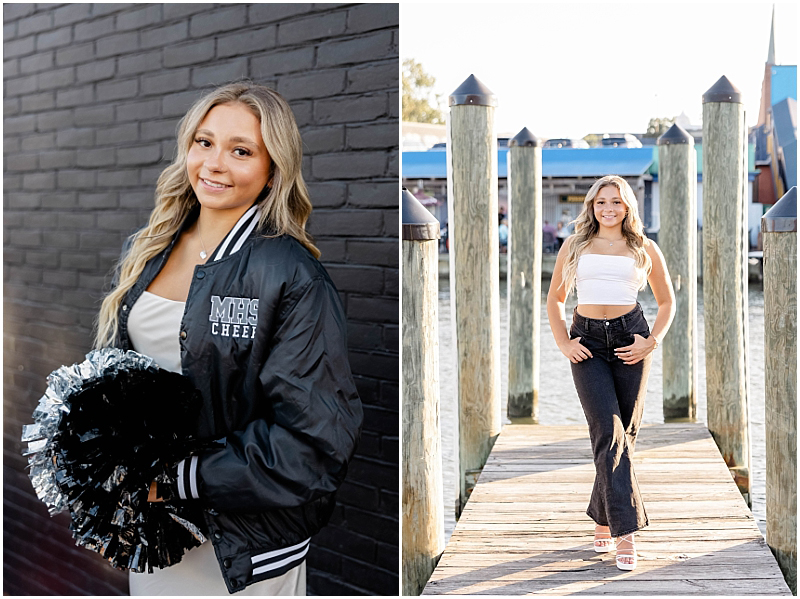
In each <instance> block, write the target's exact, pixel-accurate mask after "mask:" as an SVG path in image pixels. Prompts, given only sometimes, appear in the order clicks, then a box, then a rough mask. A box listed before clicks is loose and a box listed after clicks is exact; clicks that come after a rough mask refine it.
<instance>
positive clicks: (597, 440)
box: [569, 303, 653, 537]
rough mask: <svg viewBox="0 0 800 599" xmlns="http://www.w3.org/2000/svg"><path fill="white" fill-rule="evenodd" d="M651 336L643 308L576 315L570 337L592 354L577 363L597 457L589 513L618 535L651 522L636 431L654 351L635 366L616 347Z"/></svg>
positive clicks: (580, 392)
mask: <svg viewBox="0 0 800 599" xmlns="http://www.w3.org/2000/svg"><path fill="white" fill-rule="evenodd" d="M635 334H639V335H641V336H642V337H645V338H646V337H649V336H650V328H649V327H648V325H647V321H646V320H645V318H644V314H643V312H642V306H641V305H640V304H638V303H637V304H636V307H635V308H634V309H633V310H631V311H630V312H628V313H627V314H623V315H622V316H620V317H618V318H612V319H610V320H607V319H597V318H586V317H584V316H581V315H580V314H578V310H577V308H576V309H575V312H574V313H573V315H572V327H571V328H570V331H569V337H570V339H574V338H575V337H580V338H581V339H580V343H581V345H584V346H585V347H586V348H588V349H589V351H591V352H592V357H591V358H587V359H585V360H583V361H582V362H578V363H577V364H572V378H573V380H574V381H575V389H576V390H577V391H578V397H579V398H580V401H581V405H582V406H583V413H584V414H585V415H586V422H587V423H588V424H589V438H590V439H591V442H592V453H593V455H594V465H595V479H594V488H593V489H592V497H591V500H590V502H589V508H588V509H587V510H586V513H587V514H588V515H589V517H590V518H591V519H592V520H594V521H595V522H596V523H597V524H599V525H601V526H608V527H610V529H611V536H614V537H619V536H622V535H626V534H629V533H632V532H635V531H637V530H639V529H640V528H643V527H645V526H647V525H648V524H649V521H648V519H647V514H646V513H645V510H644V504H643V502H642V497H641V494H640V493H639V485H638V484H637V482H636V475H635V473H634V471H633V452H634V447H635V445H636V434H637V433H638V432H639V426H640V424H641V421H642V410H643V408H644V397H645V393H646V387H647V377H648V375H649V373H650V363H651V361H652V357H653V355H652V354H648V355H647V357H646V358H645V359H643V360H641V361H640V362H637V363H636V364H632V365H628V364H625V363H624V362H623V361H622V360H621V359H620V358H618V357H617V356H616V355H615V353H614V349H615V348H619V347H624V346H626V345H631V344H633V342H634V335H635Z"/></svg>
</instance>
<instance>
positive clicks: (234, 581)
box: [231, 578, 239, 588]
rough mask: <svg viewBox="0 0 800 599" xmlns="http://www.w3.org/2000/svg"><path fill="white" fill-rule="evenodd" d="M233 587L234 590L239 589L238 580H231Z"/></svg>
mask: <svg viewBox="0 0 800 599" xmlns="http://www.w3.org/2000/svg"><path fill="white" fill-rule="evenodd" d="M231 586H232V587H234V588H236V587H238V586H239V581H238V580H236V579H235V578H231Z"/></svg>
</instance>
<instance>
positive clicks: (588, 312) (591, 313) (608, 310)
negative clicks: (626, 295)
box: [578, 304, 636, 320]
mask: <svg viewBox="0 0 800 599" xmlns="http://www.w3.org/2000/svg"><path fill="white" fill-rule="evenodd" d="M635 307H636V304H630V305H625V306H617V305H614V306H604V305H602V304H578V314H580V315H581V316H583V317H585V318H597V319H600V320H602V319H604V318H605V319H606V320H610V319H612V318H617V317H619V316H622V315H623V314H627V313H628V312H630V311H631V310H633V309H634V308H635Z"/></svg>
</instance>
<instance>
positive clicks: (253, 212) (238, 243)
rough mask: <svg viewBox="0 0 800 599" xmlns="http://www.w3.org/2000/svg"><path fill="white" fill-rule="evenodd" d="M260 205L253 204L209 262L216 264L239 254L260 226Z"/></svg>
mask: <svg viewBox="0 0 800 599" xmlns="http://www.w3.org/2000/svg"><path fill="white" fill-rule="evenodd" d="M260 208H261V205H260V204H253V205H252V206H250V208H249V209H248V210H247V212H245V213H244V214H243V215H242V217H241V218H240V219H239V220H238V221H237V222H236V224H235V225H233V228H232V229H231V230H230V232H229V233H228V234H227V235H226V236H225V239H223V240H222V243H220V244H219V246H217V248H216V249H215V250H214V252H213V254H212V255H211V259H210V260H209V262H216V261H217V260H221V259H222V258H225V257H226V256H230V255H231V254H235V253H236V252H238V251H239V250H240V249H241V248H242V245H243V244H244V242H245V240H247V238H248V237H250V234H251V233H252V232H253V231H254V230H255V228H256V225H258V220H259V217H260V216H261V211H260Z"/></svg>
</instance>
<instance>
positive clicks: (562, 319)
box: [547, 298, 569, 347]
mask: <svg viewBox="0 0 800 599" xmlns="http://www.w3.org/2000/svg"><path fill="white" fill-rule="evenodd" d="M547 318H548V320H549V321H550V330H551V331H552V332H553V337H554V338H555V340H556V345H557V346H558V347H561V345H562V344H564V343H568V342H569V334H568V333H567V317H566V315H565V312H564V302H560V301H558V300H557V299H550V298H547Z"/></svg>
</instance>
